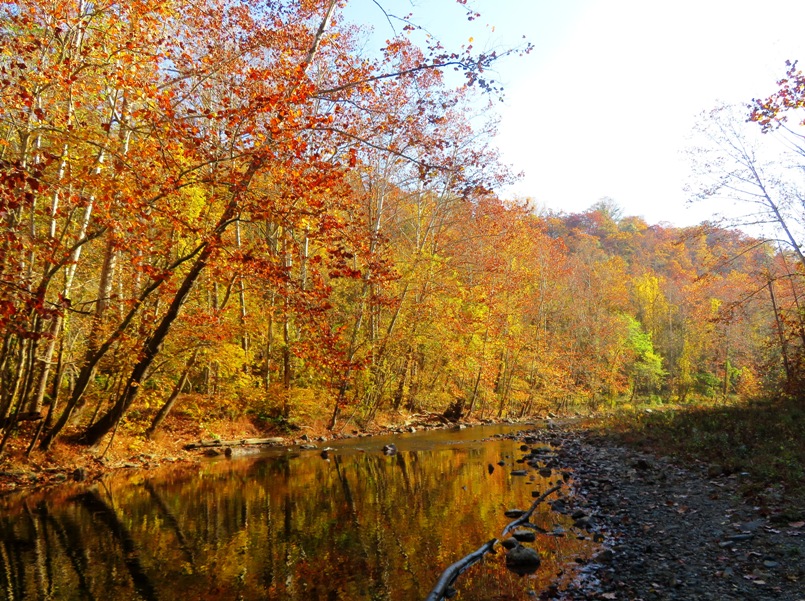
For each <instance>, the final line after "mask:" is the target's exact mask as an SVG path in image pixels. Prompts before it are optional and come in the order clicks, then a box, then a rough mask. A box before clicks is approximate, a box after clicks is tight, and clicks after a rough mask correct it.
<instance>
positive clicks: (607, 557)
mask: <svg viewBox="0 0 805 601" xmlns="http://www.w3.org/2000/svg"><path fill="white" fill-rule="evenodd" d="M614 558H615V553H614V552H613V551H612V549H604V550H603V551H601V552H600V553H598V554H597V555H594V556H593V561H595V562H597V563H612V560H613V559H614Z"/></svg>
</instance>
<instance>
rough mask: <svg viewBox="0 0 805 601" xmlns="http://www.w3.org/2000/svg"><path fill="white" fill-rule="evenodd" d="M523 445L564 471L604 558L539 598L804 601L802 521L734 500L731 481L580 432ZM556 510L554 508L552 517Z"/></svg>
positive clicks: (560, 431) (541, 433)
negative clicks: (552, 451) (549, 455)
mask: <svg viewBox="0 0 805 601" xmlns="http://www.w3.org/2000/svg"><path fill="white" fill-rule="evenodd" d="M529 436H532V437H534V438H536V439H537V440H538V441H540V442H543V443H548V444H551V445H552V446H554V447H556V449H557V458H558V462H557V463H558V465H556V466H555V469H556V468H558V469H561V470H567V471H570V472H572V474H573V478H572V485H573V487H574V489H575V493H576V496H575V500H576V505H577V506H581V507H582V508H583V509H584V510H585V511H586V512H587V513H588V514H589V515H590V516H592V517H591V526H590V527H591V529H592V530H594V531H596V532H598V533H600V534H603V535H604V540H605V546H606V549H605V550H604V551H603V552H602V553H599V554H598V555H597V556H596V558H595V559H594V560H593V562H591V563H589V564H588V565H586V566H584V568H583V569H582V573H581V576H580V577H579V578H578V579H577V581H576V582H575V583H574V585H573V586H571V588H570V589H568V590H565V591H559V590H555V589H549V590H547V591H543V592H542V593H541V598H543V599H566V600H582V599H584V600H587V599H624V600H627V599H628V600H633V601H640V600H643V601H655V600H686V601H689V600H713V601H716V600H718V601H738V600H741V601H749V600H752V601H759V600H765V599H769V600H772V599H773V600H781V601H805V515H803V514H802V513H801V511H802V510H801V504H800V505H799V507H800V509H798V508H796V507H793V506H790V505H787V504H786V503H785V502H783V501H782V500H781V499H776V501H775V491H774V490H770V491H768V499H769V500H770V502H768V503H763V504H760V505H756V504H753V503H752V502H749V501H747V500H745V499H743V498H742V497H741V495H740V494H739V485H740V479H741V478H742V475H741V474H736V475H730V476H725V475H722V474H717V473H714V471H713V470H712V468H711V466H707V465H695V464H694V465H679V464H678V463H675V462H674V461H673V460H672V459H670V458H666V457H656V456H653V455H651V454H649V453H646V452H642V451H638V450H635V449H631V448H627V447H625V446H621V445H619V444H618V443H617V442H615V441H614V440H613V439H611V438H609V437H602V436H597V435H594V434H591V433H589V432H586V431H583V430H576V429H572V428H558V427H552V428H549V429H546V430H537V431H535V432H533V433H530V434H529ZM559 509H560V510H562V508H561V507H560V508H559Z"/></svg>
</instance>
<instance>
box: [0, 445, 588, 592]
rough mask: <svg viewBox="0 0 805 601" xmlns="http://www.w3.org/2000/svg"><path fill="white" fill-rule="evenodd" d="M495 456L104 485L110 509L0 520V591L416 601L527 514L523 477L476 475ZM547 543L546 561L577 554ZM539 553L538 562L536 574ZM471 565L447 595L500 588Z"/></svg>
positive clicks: (495, 575)
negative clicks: (510, 519) (510, 521)
mask: <svg viewBox="0 0 805 601" xmlns="http://www.w3.org/2000/svg"><path fill="white" fill-rule="evenodd" d="M504 448H506V449H507V450H506V451H504V450H503V449H504ZM508 452H509V449H508V447H503V446H501V445H497V444H490V445H487V446H484V447H481V448H467V447H464V446H462V447H455V448H450V449H446V450H442V451H420V452H400V453H398V454H397V455H396V456H393V457H386V456H384V455H381V454H380V453H355V454H346V453H345V454H340V453H338V452H336V453H331V455H330V461H323V460H321V459H320V458H319V457H318V456H316V455H309V456H303V457H299V456H293V454H290V453H289V454H288V455H286V456H282V457H272V458H261V459H258V460H254V461H250V462H248V461H232V462H219V463H213V464H208V465H206V466H205V467H204V468H203V469H202V470H201V471H200V473H199V474H198V476H197V477H195V478H187V477H184V476H183V475H180V476H181V477H177V476H174V475H172V474H168V475H167V476H166V477H149V479H148V480H147V481H146V482H144V483H140V482H138V481H135V482H133V483H132V484H129V485H125V484H122V483H121V482H119V481H115V486H116V489H115V503H114V505H112V504H111V502H110V501H109V500H108V499H107V498H106V497H101V496H100V495H99V494H98V493H97V492H94V491H88V492H84V493H82V494H79V495H74V496H72V497H70V499H67V502H63V501H60V500H59V499H57V498H52V499H47V500H46V501H43V502H41V503H39V504H34V503H33V502H31V505H30V506H31V509H32V511H29V512H28V513H27V515H26V513H25V510H24V508H23V507H22V505H20V507H19V508H17V513H18V514H19V515H18V517H17V518H16V519H14V520H12V519H11V518H10V517H6V518H4V519H2V520H0V538H2V544H0V586H2V587H3V590H4V592H5V591H11V593H9V594H7V595H6V596H7V597H8V598H10V599H18V598H23V597H26V595H27V598H37V597H38V598H47V594H46V592H47V591H48V590H51V591H57V592H58V593H59V594H60V595H68V596H71V597H73V598H83V599H93V598H95V599H105V598H115V597H117V598H120V597H126V596H132V597H133V596H138V595H139V596H140V597H143V598H146V599H149V598H155V597H156V596H157V595H159V596H160V597H162V598H188V599H189V598H192V599H199V600H202V601H204V600H207V599H209V600H212V599H221V598H232V599H234V598H238V597H241V598H242V599H244V600H249V599H266V598H268V599H287V600H288V601H302V600H304V601H308V600H316V599H329V598H343V599H354V600H356V601H361V600H365V599H387V600H389V601H398V600H400V601H402V600H406V601H407V600H408V599H412V598H422V597H424V596H425V595H426V594H427V592H428V591H429V590H430V588H431V587H432V586H433V583H434V582H435V580H436V579H437V578H438V575H439V573H441V571H442V570H443V569H444V568H445V567H446V566H447V565H450V564H451V563H453V562H454V561H455V560H456V559H457V558H459V557H461V556H463V555H465V554H466V553H468V552H469V551H472V550H474V549H475V548H477V546H478V545H479V544H481V543H482V542H483V541H484V540H488V539H489V537H490V536H493V535H495V534H496V533H497V532H499V531H500V528H501V527H502V526H503V525H504V522H505V521H506V520H505V518H504V517H503V514H502V509H504V508H506V507H509V506H516V505H524V504H528V503H529V502H530V497H529V494H530V490H531V487H529V486H527V484H526V483H525V481H524V480H523V479H519V480H515V479H513V478H511V476H510V475H509V473H508V470H507V469H505V468H504V469H500V470H496V471H495V472H494V473H493V474H488V473H487V470H486V466H487V465H488V464H489V463H496V462H497V461H498V460H499V459H500V458H501V457H502V456H503V455H505V454H508ZM535 487H537V488H542V489H544V488H547V486H546V485H545V483H543V482H541V481H539V480H538V481H537V482H536V483H535ZM62 496H66V495H62ZM539 519H540V520H542V519H546V520H547V519H549V518H548V517H547V516H541V517H540V518H539ZM554 542H555V543H556V545H557V548H556V552H558V556H557V558H558V560H559V561H562V560H563V558H567V557H568V554H569V553H573V554H574V555H573V556H575V554H576V553H578V548H579V545H583V543H580V542H578V541H574V540H571V537H568V539H567V540H563V541H553V539H551V540H550V541H549V542H548V544H552V543H554ZM567 545H571V547H570V549H569V550H568V547H567ZM573 545H575V546H573ZM563 546H564V547H563ZM554 555H555V553H554V550H553V549H550V548H545V549H544V551H543V556H544V557H545V558H546V567H545V570H546V573H548V572H549V571H550V570H552V569H553V568H552V567H551V560H550V558H551V557H553V556H554ZM486 563H487V564H489V565H490V566H491V567H487V568H484V567H483V566H476V567H477V568H479V569H482V570H485V571H483V572H479V573H478V574H475V573H473V574H472V575H470V574H469V573H468V574H467V575H466V576H468V577H467V578H466V579H465V580H464V581H463V582H464V584H462V589H463V591H462V598H464V599H468V600H473V599H480V598H486V597H488V595H486V596H484V593H483V591H484V590H486V591H487V593H488V591H489V590H490V589H489V587H490V586H493V587H494V586H498V584H495V583H499V582H505V583H509V582H510V581H509V580H507V578H509V576H508V574H507V573H506V571H505V568H504V566H503V565H502V562H501V565H500V570H499V571H495V568H494V566H495V565H496V564H495V561H494V559H493V560H491V561H490V562H486ZM490 570H491V571H490ZM553 573H554V574H555V573H556V571H554V572H553ZM484 574H485V575H484ZM490 583H492V584H490ZM476 584H477V585H478V587H479V589H478V593H477V594H475V593H473V592H472V591H470V590H469V589H471V588H472V586H474V585H476ZM506 586H514V587H516V586H521V585H520V584H517V582H516V581H511V584H506ZM484 587H486V589H484ZM135 589H136V590H135ZM37 590H38V591H41V592H42V593H43V594H42V595H35V594H34V593H35V591H37ZM474 594H475V596H473V595H474ZM12 595H13V596H12ZM0 597H2V594H0Z"/></svg>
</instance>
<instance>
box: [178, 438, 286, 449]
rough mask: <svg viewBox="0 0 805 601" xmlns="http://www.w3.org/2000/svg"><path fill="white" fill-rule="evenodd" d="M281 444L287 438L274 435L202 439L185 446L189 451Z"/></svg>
mask: <svg viewBox="0 0 805 601" xmlns="http://www.w3.org/2000/svg"><path fill="white" fill-rule="evenodd" d="M280 444H285V439H284V438H281V437H279V436H273V437H271V438H241V439H239V440H202V441H199V442H191V443H189V444H186V445H185V446H184V448H185V449H186V450H188V451H189V450H192V449H209V448H216V447H251V446H266V445H280Z"/></svg>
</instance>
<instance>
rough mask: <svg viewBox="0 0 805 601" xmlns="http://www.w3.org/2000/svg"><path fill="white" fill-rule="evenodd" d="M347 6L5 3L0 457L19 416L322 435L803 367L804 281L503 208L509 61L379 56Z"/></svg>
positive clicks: (44, 421)
mask: <svg viewBox="0 0 805 601" xmlns="http://www.w3.org/2000/svg"><path fill="white" fill-rule="evenodd" d="M338 10H339V3H337V2H335V1H334V0H332V1H328V2H314V3H298V2H293V1H290V0H261V1H260V2H253V3H249V4H248V5H245V4H242V3H232V2H227V1H223V0H222V1H220V2H219V1H212V0H211V1H209V2H206V1H205V2H195V1H193V2H190V1H188V0H171V1H169V2H165V1H162V0H160V1H159V2H157V1H156V0H142V1H139V2H136V3H135V2H132V3H129V2H110V3H108V4H104V5H103V7H95V5H94V4H93V3H84V2H78V3H51V2H38V1H35V0H31V1H29V2H22V3H11V4H8V5H4V7H3V8H0V16H2V23H3V25H2V27H3V36H2V37H0V67H2V74H3V75H2V76H3V91H2V94H1V95H0V220H2V226H3V229H2V236H1V237H0V333H1V334H2V343H1V345H0V420H2V424H3V428H4V429H3V438H2V443H0V453H2V450H3V446H4V445H5V444H6V442H7V441H8V440H9V438H10V437H12V436H16V435H17V433H18V432H19V431H18V429H17V427H16V426H17V424H18V423H23V424H34V425H35V427H33V428H31V429H25V430H24V432H23V434H21V436H23V437H24V438H26V440H25V441H24V444H25V445H27V444H28V443H29V442H30V443H31V448H33V446H35V445H34V441H38V444H39V446H40V447H42V448H45V449H47V448H49V447H50V445H51V444H52V443H53V442H54V441H55V440H56V439H57V437H58V436H59V435H60V434H61V433H62V432H64V431H65V430H74V434H75V437H74V439H75V440H78V441H81V442H83V443H85V444H88V445H94V444H97V443H98V442H99V441H100V440H102V439H103V438H104V437H105V436H107V435H108V434H110V433H111V432H113V431H117V428H118V427H119V426H120V425H121V424H123V425H125V427H126V428H128V430H129V431H130V432H132V433H134V434H136V435H140V434H143V433H145V432H146V431H153V430H154V429H158V428H159V427H160V422H161V420H162V419H164V418H165V417H166V416H167V418H168V419H170V417H171V416H170V415H169V414H170V412H171V411H173V412H176V411H181V412H182V415H184V416H189V417H190V418H192V419H193V420H196V421H197V422H202V421H204V420H207V419H211V418H213V417H217V418H225V419H232V420H235V419H238V418H240V417H244V416H247V417H249V418H251V419H253V420H254V421H255V422H257V423H258V424H261V425H262V426H272V425H280V426H287V425H289V424H290V425H293V424H297V425H298V424H306V423H314V422H320V423H325V424H327V425H329V427H330V428H334V427H336V426H337V425H338V424H339V423H343V422H344V421H345V420H346V419H347V418H352V419H354V420H355V421H356V422H357V423H359V424H366V423H371V421H372V420H374V419H376V418H377V417H378V416H380V415H383V414H389V413H394V412H408V413H413V412H423V411H430V412H438V413H442V412H445V411H446V410H448V409H449V410H450V411H449V412H450V413H451V415H453V416H459V415H463V416H467V415H472V416H475V417H495V416H496V417H513V416H524V415H532V414H537V413H542V412H545V411H549V410H561V409H563V408H567V407H570V406H573V405H576V404H583V405H590V406H599V405H601V404H619V403H620V404H623V403H627V402H634V401H636V400H641V401H644V400H649V401H651V402H659V401H660V400H664V399H665V400H668V399H670V400H685V399H689V398H692V397H695V396H710V397H712V396H718V395H722V396H729V395H732V394H736V393H738V394H746V395H751V394H755V393H758V392H760V391H762V390H763V389H764V387H769V388H772V389H777V388H778V387H781V386H785V385H786V384H787V385H789V386H790V385H793V383H795V382H796V381H797V377H798V372H799V363H800V355H801V349H802V346H803V340H805V334H803V327H802V322H801V321H800V319H801V313H800V311H799V303H800V301H799V297H800V291H801V282H800V281H799V280H797V279H795V278H792V277H790V276H791V274H792V273H795V272H796V271H797V269H801V265H797V266H796V267H795V266H794V262H793V261H792V260H791V257H789V256H787V255H786V254H782V253H781V252H780V251H779V250H778V249H777V248H776V247H773V246H769V245H762V244H757V243H755V242H754V241H752V240H749V239H747V238H746V237H744V236H742V235H741V234H739V233H736V232H733V231H729V230H720V229H718V228H709V227H702V228H693V229H684V230H677V229H674V228H672V227H668V226H656V225H655V226H648V225H647V224H645V223H643V222H642V221H641V220H640V219H638V218H634V217H625V218H620V217H619V216H618V214H617V213H618V211H617V209H616V207H615V206H614V205H613V204H612V203H608V202H603V203H599V205H597V206H595V207H593V209H591V210H590V211H588V212H586V213H583V214H580V215H543V216H539V215H535V214H534V213H533V209H532V208H531V207H530V206H528V205H527V203H524V204H520V203H516V202H507V201H506V200H504V199H500V198H498V197H497V196H495V195H494V194H493V193H492V192H491V191H492V190H495V189H498V188H500V185H501V184H504V183H506V182H507V181H510V176H509V174H508V173H507V170H506V169H505V168H504V167H503V166H501V164H500V162H499V160H498V156H497V153H496V152H495V150H494V148H493V144H492V142H493V140H494V133H495V132H494V127H493V124H487V125H479V119H477V118H476V117H477V115H475V114H474V113H475V112H476V111H475V107H476V106H477V103H474V102H473V99H472V92H473V91H474V90H477V89H480V90H482V91H484V92H487V93H493V94H495V93H497V91H498V88H497V85H496V84H495V83H494V82H493V81H491V80H490V79H488V78H487V75H486V71H485V70H486V69H487V68H489V67H490V66H491V65H492V64H493V63H494V61H495V60H497V59H498V58H500V53H495V52H492V53H486V54H485V53H477V52H476V51H475V50H473V49H472V46H471V45H469V46H466V47H462V49H461V50H460V52H459V51H457V52H448V51H445V50H444V49H443V48H442V47H441V46H440V45H438V44H436V45H434V46H432V47H426V48H423V47H419V46H417V45H416V44H415V43H414V41H412V40H413V38H412V37H411V36H409V35H408V33H409V32H408V28H407V27H406V28H405V29H404V30H403V31H402V32H401V33H400V35H399V36H397V37H395V38H394V39H393V40H391V41H389V42H388V43H387V44H386V46H385V47H384V48H383V49H382V51H381V53H380V54H379V55H377V56H375V57H367V56H365V55H363V54H362V53H361V51H362V44H361V40H362V38H361V33H360V31H359V30H358V29H356V28H355V27H353V26H352V25H349V24H347V23H345V22H343V21H341V20H340V18H339V13H338ZM176 15H181V19H177V18H175V17H176ZM445 69H450V70H451V72H452V71H454V70H457V71H458V75H460V76H463V79H461V80H460V82H461V83H460V85H459V86H458V87H453V86H454V85H455V79H453V80H452V81H453V84H452V86H451V85H448V84H447V83H446V81H445V78H444V76H443V71H444V70H445ZM744 120H745V117H744ZM800 259H802V258H801V257H800ZM397 414H398V413H397ZM40 426H41V427H40Z"/></svg>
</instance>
